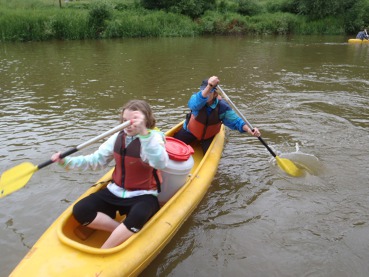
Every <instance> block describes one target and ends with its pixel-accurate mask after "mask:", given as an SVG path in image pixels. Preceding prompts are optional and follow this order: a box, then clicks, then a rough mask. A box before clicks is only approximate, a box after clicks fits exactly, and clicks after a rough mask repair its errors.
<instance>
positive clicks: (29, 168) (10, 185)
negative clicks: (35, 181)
mask: <svg viewBox="0 0 369 277" xmlns="http://www.w3.org/2000/svg"><path fill="white" fill-rule="evenodd" d="M37 169H38V167H37V166H35V165H33V164H31V163H29V162H26V163H21V164H20V165H17V166H15V167H13V168H11V169H9V170H7V171H5V172H4V173H3V174H2V175H1V177H0V198H3V197H4V196H6V195H8V194H11V193H12V192H14V191H16V190H19V189H20V188H22V187H24V186H25V185H26V184H27V182H28V181H29V179H31V177H32V175H33V173H34V172H35V171H37Z"/></svg>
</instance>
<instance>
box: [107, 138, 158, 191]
mask: <svg viewBox="0 0 369 277" xmlns="http://www.w3.org/2000/svg"><path fill="white" fill-rule="evenodd" d="M125 138H126V134H125V133H124V131H121V132H120V133H119V134H118V137H117V140H116V141H115V145H114V159H115V168H114V171H113V181H114V183H115V184H117V185H118V186H120V187H123V188H124V189H126V190H131V191H132V190H155V189H158V191H159V192H160V178H159V176H158V175H159V174H157V173H159V172H156V169H154V168H153V167H151V166H150V165H149V164H148V163H145V162H143V161H142V160H141V157H140V152H141V143H140V140H139V138H136V139H134V140H133V141H132V142H131V143H130V144H129V145H128V147H127V148H126V147H125ZM155 175H156V176H155Z"/></svg>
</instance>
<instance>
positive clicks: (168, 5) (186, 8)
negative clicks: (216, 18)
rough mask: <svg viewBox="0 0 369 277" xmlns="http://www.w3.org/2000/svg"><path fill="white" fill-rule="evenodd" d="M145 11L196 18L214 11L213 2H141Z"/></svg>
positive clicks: (160, 0)
mask: <svg viewBox="0 0 369 277" xmlns="http://www.w3.org/2000/svg"><path fill="white" fill-rule="evenodd" d="M141 3H142V6H143V7H144V8H146V9H152V10H165V11H168V12H174V13H180V14H183V15H187V16H190V17H191V18H197V17H200V16H201V15H203V14H204V12H205V11H207V10H213V9H215V0H179V1H178V0H141Z"/></svg>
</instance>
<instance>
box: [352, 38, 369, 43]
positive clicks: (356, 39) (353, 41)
mask: <svg viewBox="0 0 369 277" xmlns="http://www.w3.org/2000/svg"><path fill="white" fill-rule="evenodd" d="M348 42H349V43H369V40H367V39H364V40H361V39H358V38H350V39H349V40H348Z"/></svg>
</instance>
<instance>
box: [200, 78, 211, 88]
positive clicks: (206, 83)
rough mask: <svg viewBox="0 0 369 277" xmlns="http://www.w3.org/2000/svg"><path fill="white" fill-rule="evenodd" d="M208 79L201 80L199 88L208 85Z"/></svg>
mask: <svg viewBox="0 0 369 277" xmlns="http://www.w3.org/2000/svg"><path fill="white" fill-rule="evenodd" d="M208 80H209V79H205V80H203V81H202V83H201V86H200V90H204V89H205V88H206V86H207V85H208Z"/></svg>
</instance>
